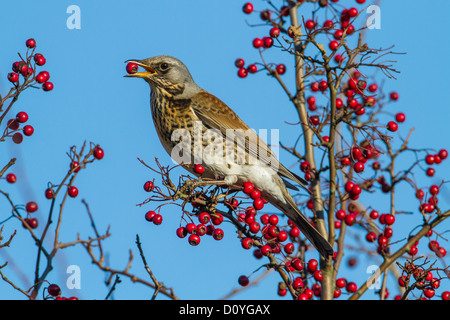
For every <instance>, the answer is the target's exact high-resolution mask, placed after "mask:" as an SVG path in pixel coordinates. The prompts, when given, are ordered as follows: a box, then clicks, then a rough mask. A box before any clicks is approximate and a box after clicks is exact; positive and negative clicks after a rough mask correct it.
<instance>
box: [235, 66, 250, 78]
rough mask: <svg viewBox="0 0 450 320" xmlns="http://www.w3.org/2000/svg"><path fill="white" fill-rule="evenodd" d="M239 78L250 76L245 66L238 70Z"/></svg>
mask: <svg viewBox="0 0 450 320" xmlns="http://www.w3.org/2000/svg"><path fill="white" fill-rule="evenodd" d="M237 75H238V77H239V78H245V77H247V76H248V70H247V69H245V68H240V69H239V70H238V72H237Z"/></svg>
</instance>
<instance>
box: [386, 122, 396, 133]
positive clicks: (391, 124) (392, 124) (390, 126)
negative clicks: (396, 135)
mask: <svg viewBox="0 0 450 320" xmlns="http://www.w3.org/2000/svg"><path fill="white" fill-rule="evenodd" d="M386 127H387V129H388V130H389V131H392V132H395V131H397V130H398V124H397V122H395V121H389V122H388V124H387V126H386Z"/></svg>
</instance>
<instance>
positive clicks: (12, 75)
mask: <svg viewBox="0 0 450 320" xmlns="http://www.w3.org/2000/svg"><path fill="white" fill-rule="evenodd" d="M8 80H9V82H12V83H16V82H18V81H19V75H18V74H17V73H15V72H11V73H8Z"/></svg>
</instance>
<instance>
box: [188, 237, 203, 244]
mask: <svg viewBox="0 0 450 320" xmlns="http://www.w3.org/2000/svg"><path fill="white" fill-rule="evenodd" d="M188 241H189V244H190V245H191V246H197V245H198V244H199V243H200V237H199V236H198V235H196V234H191V235H190V236H189V238H188Z"/></svg>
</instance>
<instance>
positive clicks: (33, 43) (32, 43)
mask: <svg viewBox="0 0 450 320" xmlns="http://www.w3.org/2000/svg"><path fill="white" fill-rule="evenodd" d="M25 45H26V46H27V47H28V48H30V49H32V48H34V47H36V41H35V40H34V39H33V38H31V39H28V40H27V41H26V42H25Z"/></svg>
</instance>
